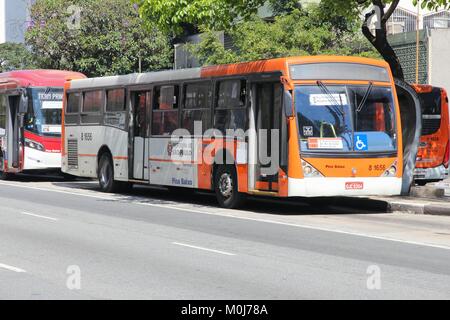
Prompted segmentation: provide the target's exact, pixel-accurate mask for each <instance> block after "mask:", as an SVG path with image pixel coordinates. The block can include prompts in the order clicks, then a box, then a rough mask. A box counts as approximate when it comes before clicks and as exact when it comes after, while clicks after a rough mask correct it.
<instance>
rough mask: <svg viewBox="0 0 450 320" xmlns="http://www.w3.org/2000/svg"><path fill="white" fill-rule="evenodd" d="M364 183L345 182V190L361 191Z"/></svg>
mask: <svg viewBox="0 0 450 320" xmlns="http://www.w3.org/2000/svg"><path fill="white" fill-rule="evenodd" d="M363 189H364V182H346V183H345V190H363Z"/></svg>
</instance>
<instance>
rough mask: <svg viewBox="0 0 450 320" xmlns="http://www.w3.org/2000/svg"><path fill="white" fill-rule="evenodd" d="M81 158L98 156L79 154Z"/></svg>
mask: <svg viewBox="0 0 450 320" xmlns="http://www.w3.org/2000/svg"><path fill="white" fill-rule="evenodd" d="M78 156H79V157H97V155H96V154H78Z"/></svg>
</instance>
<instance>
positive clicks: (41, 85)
mask: <svg viewBox="0 0 450 320" xmlns="http://www.w3.org/2000/svg"><path fill="white" fill-rule="evenodd" d="M78 78H85V76H84V75H82V74H80V73H77V72H68V71H58V70H18V71H11V72H4V73H0V179H6V178H8V177H9V176H10V175H11V174H14V173H18V172H22V171H24V170H48V169H59V168H61V114H62V100H63V86H64V83H65V82H66V80H67V79H78Z"/></svg>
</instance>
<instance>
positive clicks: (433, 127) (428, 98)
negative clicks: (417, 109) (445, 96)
mask: <svg viewBox="0 0 450 320" xmlns="http://www.w3.org/2000/svg"><path fill="white" fill-rule="evenodd" d="M419 99H420V104H421V106H422V135H424V136H426V135H431V134H434V133H436V132H437V131H438V130H439V129H440V127H441V112H442V107H441V104H442V102H441V90H440V89H439V88H433V90H432V91H431V92H424V93H420V94H419Z"/></svg>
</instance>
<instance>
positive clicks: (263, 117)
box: [249, 75, 283, 192]
mask: <svg viewBox="0 0 450 320" xmlns="http://www.w3.org/2000/svg"><path fill="white" fill-rule="evenodd" d="M282 97H283V86H282V84H281V83H280V76H279V75H278V76H277V77H271V78H270V79H267V80H266V79H264V81H261V82H252V83H251V100H252V103H251V105H252V107H251V111H250V112H251V113H252V116H251V117H250V118H253V119H251V120H250V128H252V127H253V126H254V128H255V132H256V137H255V138H256V141H255V142H256V143H254V142H252V141H249V146H250V147H249V152H250V153H252V155H251V154H250V155H249V159H253V161H250V166H251V167H252V168H250V170H249V174H250V175H251V176H250V177H249V184H250V185H249V187H250V189H255V190H260V191H270V192H277V191H278V173H279V168H280V159H281V157H280V155H281V144H280V141H281V135H282V133H281V120H282V113H281V110H282V101H283V99H282ZM250 139H252V138H251V137H250ZM252 164H253V165H252Z"/></svg>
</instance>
